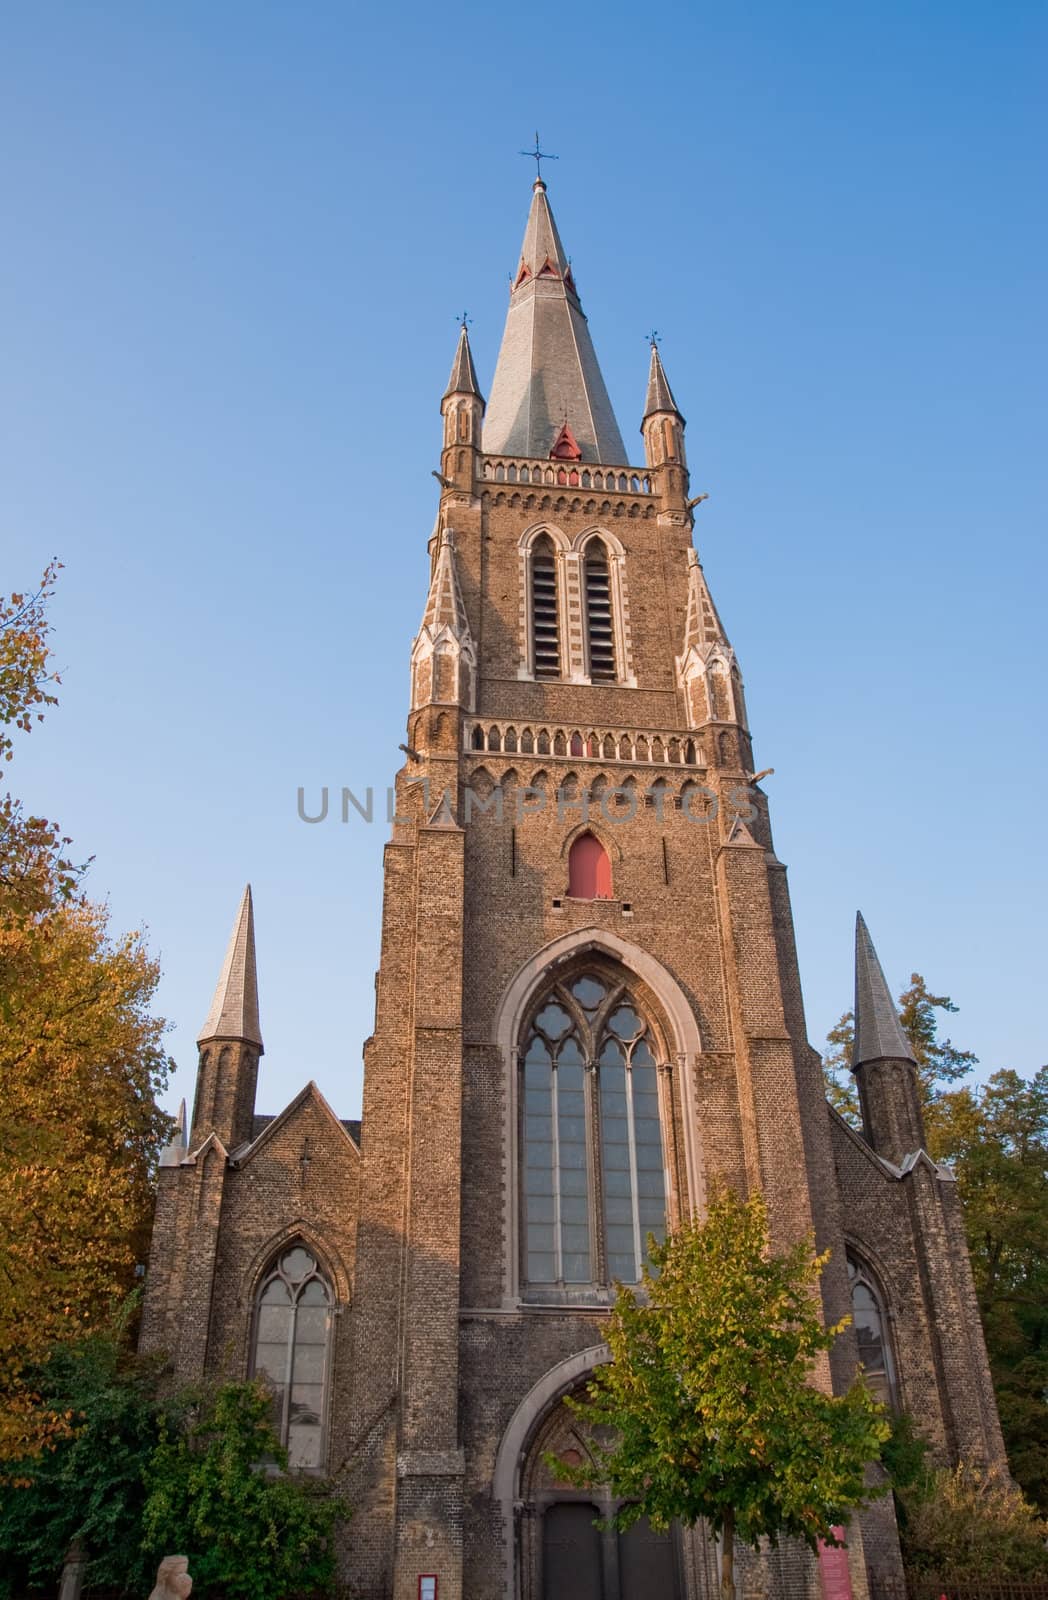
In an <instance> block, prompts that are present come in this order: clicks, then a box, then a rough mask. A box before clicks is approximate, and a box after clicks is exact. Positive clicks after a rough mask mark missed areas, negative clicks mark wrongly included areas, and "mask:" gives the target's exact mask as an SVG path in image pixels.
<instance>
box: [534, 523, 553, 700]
mask: <svg viewBox="0 0 1048 1600" xmlns="http://www.w3.org/2000/svg"><path fill="white" fill-rule="evenodd" d="M531 656H532V670H533V671H534V673H535V676H536V678H557V677H559V676H560V621H559V615H558V609H557V552H556V551H555V550H554V548H553V540H552V539H551V538H550V537H549V534H547V533H544V534H542V535H541V536H540V537H539V538H538V539H536V540H535V543H534V545H533V546H532V548H531Z"/></svg>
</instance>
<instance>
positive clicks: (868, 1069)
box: [852, 911, 924, 1165]
mask: <svg viewBox="0 0 1048 1600" xmlns="http://www.w3.org/2000/svg"><path fill="white" fill-rule="evenodd" d="M852 1071H853V1073H854V1074H855V1082H856V1085H857V1086H858V1090H859V1102H860V1104H861V1106H862V1122H863V1132H864V1134H865V1136H866V1140H867V1143H868V1144H871V1145H872V1146H873V1148H874V1149H875V1150H876V1151H877V1153H878V1154H879V1155H882V1156H887V1157H888V1159H889V1160H890V1161H894V1162H895V1163H896V1165H898V1164H899V1163H901V1162H902V1160H903V1158H904V1157H905V1156H907V1155H912V1154H913V1153H914V1152H916V1151H917V1150H921V1149H923V1147H924V1119H923V1117H922V1115H921V1102H920V1094H919V1092H918V1085H917V1067H916V1062H915V1060H914V1054H913V1046H912V1045H911V1044H910V1041H909V1040H908V1039H907V1037H906V1034H905V1033H904V1032H903V1027H902V1023H901V1022H900V1021H899V1013H898V1011H897V1010H896V1009H895V1002H894V1001H893V999H892V996H891V990H890V989H889V988H888V981H887V979H886V978H885V976H884V969H883V967H882V966H881V964H880V962H879V960H878V959H877V952H876V950H875V949H874V947H873V940H872V939H871V938H870V930H869V929H868V928H867V926H866V923H865V922H864V920H863V915H862V912H861V911H858V912H856V915H855V1043H854V1046H853V1048H852Z"/></svg>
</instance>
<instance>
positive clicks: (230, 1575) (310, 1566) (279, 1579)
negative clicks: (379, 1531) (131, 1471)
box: [142, 1383, 335, 1600]
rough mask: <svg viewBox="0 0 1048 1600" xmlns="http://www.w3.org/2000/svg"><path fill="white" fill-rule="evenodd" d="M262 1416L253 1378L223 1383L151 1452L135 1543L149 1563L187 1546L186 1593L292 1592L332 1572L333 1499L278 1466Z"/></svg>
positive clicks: (255, 1597) (279, 1454)
mask: <svg viewBox="0 0 1048 1600" xmlns="http://www.w3.org/2000/svg"><path fill="white" fill-rule="evenodd" d="M270 1416H271V1399H270V1396H269V1394H268V1393H267V1391H266V1390H265V1388H264V1387H263V1386H262V1385H261V1384H259V1383H230V1384H226V1385H224V1386H223V1387H222V1388H221V1389H219V1390H217V1391H216V1392H215V1393H214V1394H213V1395H211V1396H209V1397H205V1398H204V1399H203V1400H202V1402H201V1404H200V1406H199V1409H198V1410H197V1412H196V1414H195V1416H194V1417H193V1418H192V1419H191V1421H190V1423H189V1425H188V1426H185V1427H183V1428H182V1429H181V1430H180V1431H178V1432H169V1433H168V1436H167V1437H165V1438H164V1439H163V1440H162V1442H161V1444H160V1446H159V1448H158V1449H157V1451H156V1453H155V1454H154V1456H153V1458H152V1460H151V1461H150V1464H149V1467H148V1470H147V1473H146V1485H147V1490H148V1498H147V1500H146V1503H145V1508H144V1511H143V1515H142V1532H143V1547H144V1549H145V1551H146V1552H147V1554H148V1558H149V1561H150V1562H152V1563H153V1565H154V1567H155V1564H156V1562H158V1561H159V1560H160V1559H161V1558H162V1557H163V1556H164V1555H165V1554H167V1553H168V1552H170V1551H171V1550H178V1551H180V1552H181V1553H182V1554H183V1555H187V1556H188V1557H189V1570H190V1572H191V1573H192V1574H193V1592H194V1594H200V1595H201V1596H202V1597H203V1596H207V1595H221V1596H223V1597H228V1600H272V1596H273V1595H280V1596H281V1597H282V1600H291V1597H292V1596H297V1595H302V1594H312V1593H315V1592H317V1591H322V1592H324V1591H330V1589H331V1586H332V1584H333V1582H334V1553H333V1548H332V1541H331V1533H332V1528H333V1525H334V1520H335V1506H334V1503H333V1501H332V1500H331V1499H330V1498H327V1497H325V1493H324V1488H323V1486H321V1485H315V1484H313V1483H311V1481H310V1480H308V1479H301V1478H292V1477H288V1476H286V1475H285V1474H286V1469H287V1464H288V1462H287V1452H286V1451H285V1450H283V1449H282V1448H281V1446H280V1443H279V1441H278V1440H277V1437H276V1435H275V1434H274V1433H273V1430H272V1427H271V1424H270ZM165 1428H166V1425H165ZM263 1462H266V1463H269V1464H271V1468H272V1470H264V1469H261V1468H260V1463H263Z"/></svg>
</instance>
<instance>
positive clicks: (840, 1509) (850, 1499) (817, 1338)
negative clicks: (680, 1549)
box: [546, 1189, 890, 1596]
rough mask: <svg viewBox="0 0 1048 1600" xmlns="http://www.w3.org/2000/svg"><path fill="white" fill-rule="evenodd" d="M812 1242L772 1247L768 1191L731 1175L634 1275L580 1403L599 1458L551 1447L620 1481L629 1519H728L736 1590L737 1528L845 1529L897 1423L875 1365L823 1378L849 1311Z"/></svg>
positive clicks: (778, 1532) (724, 1531)
mask: <svg viewBox="0 0 1048 1600" xmlns="http://www.w3.org/2000/svg"><path fill="white" fill-rule="evenodd" d="M827 1259H828V1258H827V1256H826V1255H821V1256H820V1255H816V1254H815V1253H814V1250H813V1247H812V1245H811V1243H810V1241H809V1242H802V1243H800V1244H797V1245H794V1246H793V1247H792V1248H791V1249H789V1250H786V1251H785V1252H783V1253H782V1254H775V1253H773V1252H772V1250H771V1248H770V1244H769V1238H768V1223H767V1211H766V1207H765V1204H764V1201H763V1199H762V1198H761V1197H760V1196H759V1195H756V1196H754V1197H753V1198H752V1199H750V1200H747V1201H742V1200H740V1199H739V1198H738V1197H737V1196H736V1195H735V1194H734V1193H732V1192H731V1191H730V1190H727V1189H725V1190H721V1191H719V1192H718V1193H716V1194H715V1195H714V1196H713V1198H712V1201H711V1204H710V1207H709V1211H708V1214H707V1216H706V1218H705V1219H704V1220H703V1221H697V1220H695V1221H686V1222H684V1223H683V1224H682V1225H681V1226H680V1227H679V1228H678V1229H677V1230H676V1231H675V1232H674V1233H672V1234H671V1235H670V1236H669V1237H668V1238H667V1239H666V1240H665V1242H664V1243H662V1244H655V1243H652V1245H651V1260H652V1267H653V1269H654V1270H653V1271H652V1272H648V1271H647V1270H646V1271H645V1273H644V1280H643V1285H642V1288H641V1290H640V1292H639V1293H638V1292H634V1291H633V1290H631V1289H628V1288H625V1287H623V1286H621V1285H620V1286H619V1289H618V1293H617V1296H616V1301H615V1307H614V1310H613V1312H612V1314H611V1317H610V1320H609V1323H608V1328H607V1340H608V1345H609V1347H610V1350H611V1355H612V1360H611V1362H610V1363H609V1364H608V1365H607V1366H603V1367H600V1368H599V1369H598V1370H597V1372H596V1373H595V1375H594V1377H593V1379H592V1381H591V1382H590V1384H589V1385H588V1388H587V1392H586V1397H585V1398H583V1399H580V1400H577V1401H571V1402H569V1404H571V1405H572V1408H573V1409H574V1410H575V1411H576V1413H577V1415H578V1416H579V1417H580V1418H581V1419H582V1420H583V1422H584V1423H585V1424H586V1425H587V1427H589V1428H590V1429H592V1430H605V1429H611V1430H613V1435H612V1438H613V1442H612V1443H610V1444H606V1443H602V1442H601V1438H602V1436H603V1434H602V1431H596V1432H594V1435H593V1445H592V1453H593V1463H592V1465H591V1466H583V1467H570V1466H566V1465H565V1464H564V1463H563V1462H561V1461H559V1460H558V1459H557V1458H556V1457H553V1456H549V1457H547V1458H546V1460H547V1464H548V1465H549V1467H550V1469H551V1470H552V1471H554V1472H555V1473H556V1474H557V1475H558V1476H559V1477H561V1478H562V1479H564V1480H565V1481H568V1482H572V1483H577V1484H580V1485H586V1484H590V1483H592V1482H594V1481H599V1482H603V1483H607V1484H608V1485H610V1487H611V1489H612V1492H613V1493H614V1494H615V1495H616V1496H617V1497H619V1498H621V1499H622V1500H623V1501H624V1502H625V1504H624V1506H623V1508H622V1510H621V1511H620V1512H619V1513H618V1515H617V1518H616V1521H617V1524H618V1526H620V1527H628V1526H629V1525H630V1524H631V1523H632V1522H635V1521H636V1520H637V1519H638V1518H640V1517H642V1516H646V1517H647V1518H648V1519H649V1520H650V1522H651V1524H652V1526H653V1527H655V1528H666V1527H668V1526H669V1524H670V1523H671V1522H673V1521H674V1520H679V1521H680V1522H682V1523H684V1524H686V1525H688V1526H690V1525H692V1524H694V1523H695V1522H697V1521H698V1520H699V1519H700V1518H702V1519H705V1521H706V1522H707V1523H708V1525H709V1527H710V1529H711V1531H712V1532H713V1534H714V1535H723V1554H722V1561H721V1584H722V1589H723V1592H724V1594H725V1595H726V1596H730V1595H731V1594H732V1593H733V1583H734V1548H735V1540H736V1539H741V1540H742V1541H744V1542H745V1543H747V1544H750V1545H753V1546H754V1547H756V1546H757V1545H758V1543H759V1541H760V1540H761V1539H762V1538H765V1537H766V1538H769V1539H771V1540H772V1541H775V1540H777V1539H778V1538H779V1537H780V1536H793V1537H797V1538H801V1539H804V1540H805V1541H806V1542H807V1544H808V1545H809V1546H810V1547H812V1548H813V1549H814V1548H816V1547H817V1545H818V1543H819V1541H820V1540H824V1541H826V1542H827V1543H831V1544H832V1543H834V1542H835V1541H834V1535H833V1528H834V1526H836V1525H839V1524H841V1523H843V1522H845V1521H846V1519H847V1517H848V1515H849V1513H850V1512H851V1511H852V1510H853V1509H854V1508H855V1507H857V1506H859V1505H861V1504H862V1503H863V1502H864V1501H865V1500H866V1499H867V1498H868V1497H869V1495H870V1494H871V1492H874V1491H871V1489H870V1488H869V1486H868V1485H867V1482H866V1477H867V1469H868V1467H869V1464H870V1462H871V1461H873V1460H875V1459H877V1457H878V1456H879V1454H880V1451H881V1448H882V1446H883V1445H884V1443H885V1441H886V1440H887V1439H888V1436H889V1433H890V1427H889V1424H888V1422H887V1421H886V1419H885V1413H884V1410H883V1407H881V1406H880V1405H879V1404H878V1402H877V1401H876V1400H875V1399H874V1397H873V1395H872V1394H871V1393H870V1391H869V1390H868V1389H867V1388H866V1386H865V1384H864V1383H863V1382H862V1380H861V1378H859V1379H856V1381H855V1382H854V1383H853V1384H852V1386H851V1387H850V1388H849V1390H848V1391H847V1393H846V1394H843V1395H839V1396H831V1395H828V1394H825V1393H823V1392H822V1391H821V1390H820V1389H817V1388H815V1387H814V1386H813V1385H812V1382H811V1378H812V1375H813V1371H814V1368H815V1365H816V1362H817V1361H818V1360H819V1359H820V1357H822V1356H824V1354H825V1352H827V1351H828V1350H829V1349H830V1348H831V1346H832V1345H833V1343H834V1340H835V1339H836V1338H837V1336H838V1334H839V1333H840V1332H841V1330H842V1329H843V1328H844V1327H845V1326H846V1325H847V1321H848V1320H849V1319H847V1318H845V1319H844V1321H842V1322H840V1323H838V1324H836V1325H835V1326H834V1327H831V1328H825V1327H824V1326H823V1323H822V1320H821V1317H820V1315H819V1297H818V1281H819V1277H820V1274H821V1272H822V1268H823V1266H824V1265H825V1263H826V1260H827Z"/></svg>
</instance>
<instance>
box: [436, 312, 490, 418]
mask: <svg viewBox="0 0 1048 1600" xmlns="http://www.w3.org/2000/svg"><path fill="white" fill-rule="evenodd" d="M456 394H470V395H475V396H476V398H477V399H478V400H480V401H481V404H483V396H482V395H481V392H480V384H479V383H478V382H477V369H476V367H475V366H474V365H473V351H472V350H471V349H470V347H469V334H468V333H467V332H466V323H465V321H463V323H462V332H461V333H460V334H459V342H458V345H457V346H456V349H455V359H454V361H453V362H452V363H451V376H450V378H449V379H448V386H447V388H446V389H445V390H444V399H445V400H450V399H451V397H452V395H456Z"/></svg>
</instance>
